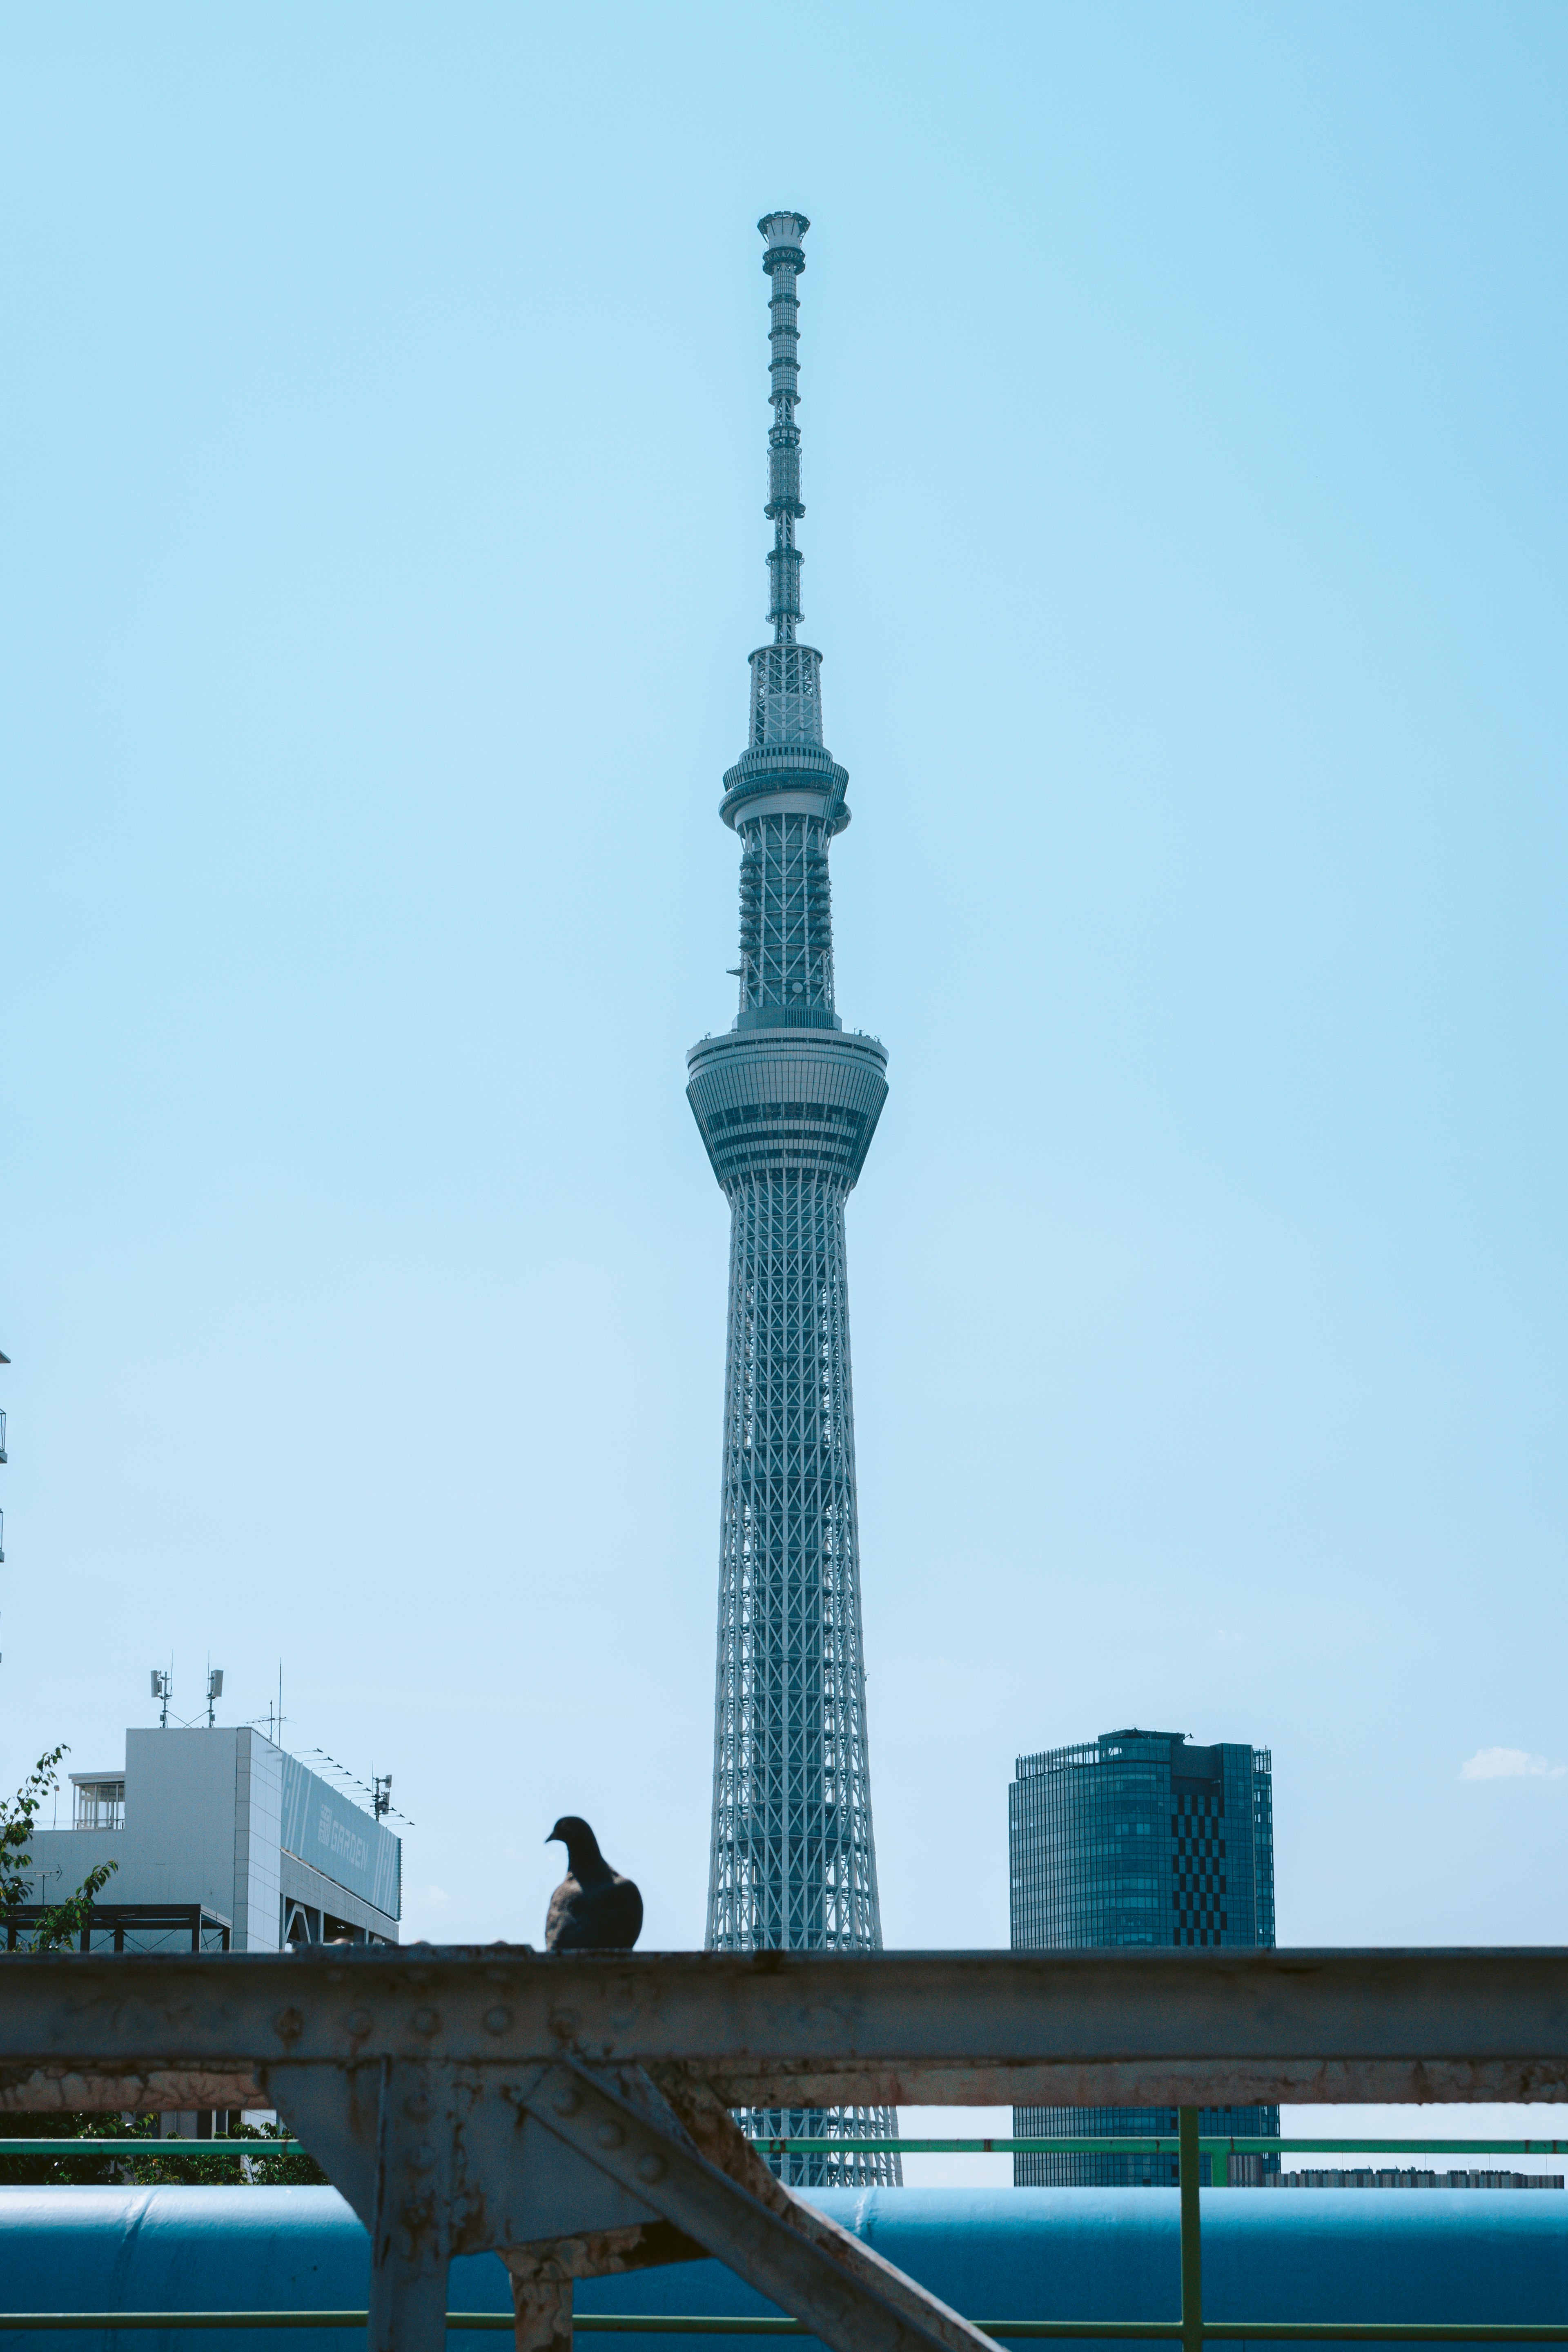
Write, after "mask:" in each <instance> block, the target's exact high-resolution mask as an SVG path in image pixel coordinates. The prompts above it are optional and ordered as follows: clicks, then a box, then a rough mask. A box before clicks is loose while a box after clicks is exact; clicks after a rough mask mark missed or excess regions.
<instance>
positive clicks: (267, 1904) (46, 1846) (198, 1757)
mask: <svg viewBox="0 0 1568 2352" xmlns="http://www.w3.org/2000/svg"><path fill="white" fill-rule="evenodd" d="M290 1772H291V1773H292V1775H293V1778H294V1780H295V1782H296V1783H297V1784H298V1785H297V1787H296V1790H295V1797H296V1803H295V1811H296V1812H297V1813H298V1814H299V1815H300V1822H302V1823H304V1824H305V1825H306V1826H307V1827H308V1828H309V1830H310V1832H311V1835H312V1839H313V1850H319V1851H320V1852H321V1855H322V1858H323V1859H326V1860H333V1861H335V1859H336V1856H337V1853H338V1851H339V1849H340V1848H341V1849H342V1850H343V1851H344V1853H346V1854H347V1857H348V1863H347V1864H346V1865H345V1867H349V1866H352V1869H353V1874H356V1875H359V1876H361V1877H364V1878H366V1880H367V1883H368V1884H373V1885H374V1887H375V1890H376V1892H377V1893H381V1892H382V1890H383V1886H384V1887H385V1890H386V1895H387V1907H386V1908H382V1907H380V1906H377V1905H376V1904H374V1903H373V1902H371V1901H368V1900H366V1899H365V1897H364V1895H361V1894H356V1893H355V1892H354V1891H353V1889H352V1888H351V1887H350V1886H349V1885H345V1884H343V1883H342V1881H341V1880H337V1879H334V1877H333V1876H332V1874H331V1870H330V1869H329V1870H322V1869H321V1868H319V1867H313V1866H310V1865H308V1864H305V1863H304V1862H303V1861H301V1860H300V1859H299V1858H298V1857H296V1856H295V1855H294V1854H293V1853H289V1851H287V1850H286V1849H285V1848H284V1846H283V1843H282V1840H283V1829H284V1812H285V1783H286V1780H287V1778H288V1775H289V1773H290ZM104 1777H105V1778H113V1777H117V1776H114V1775H110V1774H106V1775H105V1776H104ZM303 1842H305V1841H304V1840H303V1838H302V1839H301V1843H303ZM32 1853H33V1860H34V1873H33V1882H32V1888H31V1899H32V1900H33V1901H34V1902H37V1903H56V1902H60V1901H62V1900H63V1899H64V1898H65V1897H66V1896H68V1895H74V1894H75V1892H76V1890H77V1888H78V1887H79V1885H81V1883H82V1880H83V1879H84V1878H85V1877H86V1875H87V1874H88V1872H89V1870H91V1869H93V1868H94V1867H95V1866H96V1865H97V1864H100V1863H102V1862H113V1863H115V1864H117V1865H118V1866H117V1868H116V1871H115V1874H114V1876H113V1877H112V1878H111V1879H110V1882H109V1884H108V1885H107V1886H105V1888H104V1889H103V1891H102V1894H101V1895H100V1897H99V1900H100V1902H101V1903H105V1904H148V1905H153V1904H195V1903H200V1904H202V1905H203V1906H205V1908H206V1909H207V1910H209V1911H215V1912H216V1913H217V1914H218V1915H219V1916H220V1917H222V1918H225V1919H227V1920H228V1921H229V1922H230V1923H231V1928H232V1942H231V1948H232V1949H233V1950H235V1951H237V1952H244V1951H251V1952H275V1951H277V1950H278V1948H279V1946H280V1944H281V1942H282V1940H283V1933H284V1918H283V1911H284V1897H285V1895H289V1896H290V1897H291V1898H295V1899H297V1900H299V1901H301V1902H303V1903H304V1904H305V1905H307V1906H310V1908H312V1909H313V1910H314V1911H315V1913H316V1915H317V1916H316V1920H315V1922H314V1923H313V1924H312V1933H319V1932H320V1924H321V1916H322V1915H323V1914H324V1915H327V1916H331V1917H333V1918H336V1919H340V1920H342V1921H346V1922H347V1923H348V1924H349V1925H350V1926H352V1927H359V1928H363V1929H364V1930H365V1931H366V1932H367V1933H370V1934H372V1935H376V1936H381V1937H386V1938H388V1940H390V1941H393V1942H395V1941H396V1937H397V1922H396V1916H395V1908H394V1907H393V1906H397V1904H398V1893H397V1890H398V1886H399V1883H400V1878H401V1847H400V1845H399V1842H398V1840H397V1839H396V1838H395V1836H394V1835H393V1834H392V1832H390V1831H389V1830H387V1829H386V1828H385V1827H384V1825H383V1824H382V1823H381V1822H374V1821H372V1820H371V1818H370V1817H369V1815H368V1814H366V1813H363V1812H362V1811H359V1810H358V1809H357V1808H355V1807H353V1805H352V1804H351V1803H350V1801H348V1800H347V1799H346V1798H344V1797H343V1796H342V1794H341V1793H340V1792H339V1791H337V1790H333V1789H331V1788H329V1787H328V1786H327V1784H326V1783H325V1782H324V1781H321V1780H318V1779H317V1778H316V1776H315V1775H314V1774H313V1773H310V1772H309V1771H307V1770H306V1769H305V1768H304V1767H303V1766H301V1765H300V1764H299V1763H298V1762H297V1761H296V1760H295V1759H293V1758H291V1757H289V1758H286V1757H285V1755H284V1753H283V1751H282V1749H281V1748H277V1747H275V1746H274V1745H273V1743H272V1742H271V1740H269V1739H268V1738H265V1737H264V1736H263V1735H262V1734H261V1733H260V1732H259V1731H256V1730H253V1729H250V1728H248V1727H244V1728H238V1729H218V1728H215V1729H212V1730H208V1729H207V1728H206V1727H205V1726H204V1727H201V1728H199V1729H197V1730H194V1731H186V1730H178V1729H175V1730H167V1731H163V1730H153V1731H128V1732H127V1733H126V1735H125V1819H124V1823H123V1826H122V1827H121V1828H120V1829H115V1830H103V1829H95V1830H74V1829H63V1830H40V1831H39V1832H37V1834H36V1835H35V1837H34V1838H33V1841H32Z"/></svg>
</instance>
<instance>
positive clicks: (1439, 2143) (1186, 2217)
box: [0, 2107, 1568, 2352]
mask: <svg viewBox="0 0 1568 2352" xmlns="http://www.w3.org/2000/svg"><path fill="white" fill-rule="evenodd" d="M1178 2113H1179V2119H1180V2125H1179V2129H1178V2131H1177V2132H1176V2133H1175V2134H1174V2135H1173V2136H1163V2135H1162V2136H1156V2137H1145V2138H1137V2137H1132V2138H1125V2139H1110V2138H1089V2137H1065V2138H1064V2137H1058V2138H1053V2139H1040V2138H995V2137H980V2138H967V2139H965V2138H953V2139H918V2138H917V2139H903V2138H900V2139H886V2138H884V2139H859V2140H847V2139H828V2138H817V2137H793V2138H786V2139H759V2140H754V2141H753V2142H752V2146H753V2147H756V2148H757V2149H758V2150H759V2151H761V2152H763V2153H766V2154H768V2155H776V2156H783V2155H786V2154H794V2153H799V2154H817V2153H822V2154H831V2153H834V2152H837V2153H840V2154H846V2155H847V2154H860V2153H865V2154H870V2153H872V2152H876V2151H883V2152H889V2153H890V2152H892V2151H894V2150H897V2151H898V2152H899V2153H900V2154H901V2155H905V2156H916V2155H963V2156H980V2155H1029V2156H1041V2155H1046V2156H1077V2155H1095V2154H1098V2155H1105V2154H1113V2155H1127V2156H1168V2155H1172V2154H1174V2155H1175V2156H1176V2158H1177V2159H1178V2166H1179V2172H1180V2196H1181V2273H1180V2276H1181V2309H1180V2315H1179V2316H1177V2317H1176V2318H1173V2319H1168V2320H1162V2319H1132V2320H1121V2319H975V2320H971V2322H970V2325H971V2326H973V2327H976V2328H978V2329H979V2331H980V2333H981V2334H982V2335H983V2336H995V2337H1007V2338H1013V2337H1037V2338H1040V2339H1043V2340H1052V2339H1054V2340H1056V2341H1058V2342H1061V2341H1072V2340H1078V2341H1106V2342H1155V2343H1179V2344H1181V2345H1182V2346H1184V2347H1185V2352H1200V2347H1202V2345H1203V2344H1204V2343H1205V2341H1206V2342H1209V2343H1227V2342H1229V2343H1234V2342H1240V2341H1242V2340H1256V2341H1259V2342H1269V2343H1300V2344H1308V2343H1311V2344H1345V2343H1363V2344H1563V2343H1568V2321H1563V2323H1561V2324H1555V2323H1552V2322H1550V2321H1531V2320H1522V2321H1506V2320H1505V2321H1496V2322H1487V2321H1452V2320H1436V2321H1420V2320H1397V2321H1380V2320H1241V2319H1222V2320H1215V2319H1205V2317H1204V2311H1203V2240H1202V2227H1201V2214H1202V2208H1201V2204H1200V2194H1199V2192H1200V2188H1201V2187H1202V2186H1205V2185H1206V2186H1208V2187H1211V2188H1222V2187H1225V2186H1226V2185H1227V2184H1226V2179H1224V2177H1223V2175H1222V2176H1221V2177H1219V2178H1216V2177H1215V2171H1214V2167H1215V2164H1216V2163H1218V2164H1221V2165H1223V2164H1225V2163H1226V2159H1228V2158H1230V2157H1231V2156H1258V2155H1276V2154H1285V2153H1290V2154H1307V2153H1312V2154H1318V2155H1327V2154H1341V2155H1351V2154H1363V2155H1405V2156H1408V2155H1467V2156H1547V2155H1551V2156H1556V2155H1561V2154H1563V2153H1564V2152H1568V2140H1559V2139H1476V2138H1459V2137H1451V2136H1450V2137H1442V2138H1430V2137H1427V2138H1408V2137H1402V2138H1377V2139H1366V2138H1348V2137H1340V2138H1337V2139H1323V2138H1302V2137H1299V2136H1297V2135H1293V2134H1292V2135H1284V2136H1272V2137H1260V2136H1250V2135H1248V2136H1243V2135H1236V2136H1232V2137H1214V2136H1212V2135H1208V2134H1205V2133H1202V2132H1200V2130H1199V2128H1198V2121H1199V2110H1198V2109H1197V2108H1196V2107H1183V2108H1181V2109H1180V2110H1179V2111H1178ZM187 2149H188V2150H189V2151H191V2152H192V2153H193V2154H200V2155H202V2156H229V2157H235V2158H247V2157H257V2158H266V2157H271V2156H285V2155H302V2154H304V2153H306V2147H305V2143H304V2141H303V2140H298V2139H275V2140H261V2141H258V2140H241V2139H235V2140H228V2141H225V2140H223V2139H216V2140H213V2139H206V2140H199V2139H194V2138H192V2137H190V2136H189V2135H188V2134H187V2135H183V2136H178V2137H176V2136H174V2135H171V2136H170V2137H168V2138H165V2139H157V2140H153V2139H142V2138H138V2137H136V2136H135V2135H134V2134H132V2133H115V2134H113V2135H109V2134H105V2135H104V2137H102V2138H100V2139H64V2138H61V2139H6V2138H4V2137H0V2156H21V2155H39V2156H42V2155H51V2156H53V2155H60V2154H64V2153H77V2154H85V2153H88V2152H90V2153H92V2154H94V2155H100V2154H103V2153H106V2152H113V2151H116V2150H123V2151H126V2152H129V2151H132V2150H134V2151H136V2152H137V2153H139V2154H141V2155H143V2156H162V2155H164V2154H167V2153H168V2152H170V2151H171V2150H174V2151H180V2152H184V2150H187ZM1204 2158H1207V2159H1208V2160H1209V2168H1210V2178H1209V2180H1208V2182H1207V2183H1206V2184H1205V2183H1203V2181H1202V2179H1201V2174H1202V2168H1203V2160H1204ZM369 2316H370V2315H369V2312H368V2311H227V2312H220V2311H208V2312H168V2311H121V2312H114V2311H77V2312H19V2311H7V2312H0V2331H7V2330H9V2331H16V2330H21V2329H26V2328H29V2327H37V2328H42V2329H45V2330H47V2331H52V2332H57V2333H66V2332H69V2331H71V2330H73V2329H79V2330H84V2331H85V2330H87V2329H90V2328H98V2327H103V2328H112V2329H121V2328H130V2329H137V2328H149V2327H170V2328H192V2327H204V2328H219V2329H222V2328H253V2327H286V2328H324V2327H363V2326H367V2325H368V2322H369ZM446 2324H447V2328H448V2330H451V2331H454V2332H458V2333H464V2332H468V2333H471V2332H476V2331H479V2332H482V2331H484V2330H487V2329H490V2330H504V2331H508V2332H510V2331H511V2330H512V2328H513V2327H514V2326H515V2324H516V2323H515V2321H514V2318H513V2315H511V2313H510V2312H504V2311H448V2312H447V2315H446ZM572 2325H573V2327H574V2329H576V2330H580V2331H581V2332H582V2333H584V2334H585V2335H616V2336H802V2335H808V2334H809V2333H810V2332H811V2331H810V2330H809V2329H808V2328H806V2327H805V2326H803V2325H802V2323H801V2322H800V2321H799V2320H798V2319H783V2318H773V2317H771V2316H769V2317H754V2316H752V2315H742V2314H739V2313H734V2314H717V2315H716V2314H713V2313H709V2312H703V2313H686V2314H679V2313H677V2314H671V2313H668V2312H657V2313H656V2312H629V2311H615V2312H575V2313H574V2315H573V2319H572Z"/></svg>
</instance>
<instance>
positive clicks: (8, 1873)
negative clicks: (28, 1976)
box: [0, 1748, 68, 1911]
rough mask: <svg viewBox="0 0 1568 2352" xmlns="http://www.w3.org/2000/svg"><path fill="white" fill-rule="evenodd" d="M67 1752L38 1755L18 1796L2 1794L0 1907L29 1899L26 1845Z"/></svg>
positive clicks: (30, 1859) (7, 1908) (56, 1750)
mask: <svg viewBox="0 0 1568 2352" xmlns="http://www.w3.org/2000/svg"><path fill="white" fill-rule="evenodd" d="M67 1752H68V1751H67V1750H66V1749H65V1748H51V1749H50V1750H49V1752H48V1754H47V1756H40V1757H39V1759H38V1760H37V1763H36V1764H35V1765H34V1767H33V1769H32V1771H31V1772H30V1773H29V1774H28V1776H27V1778H26V1780H24V1781H23V1783H22V1785H21V1787H20V1788H19V1789H18V1790H17V1791H16V1795H15V1797H0V1911H14V1910H16V1906H17V1905H18V1904H21V1903H25V1902H26V1899H27V1892H28V1889H29V1887H30V1886H31V1885H32V1868H33V1857H32V1855H31V1853H29V1852H28V1851H27V1849H28V1847H29V1846H30V1845H31V1843H32V1840H33V1830H34V1827H35V1825H36V1823H37V1816H38V1811H39V1808H40V1807H41V1806H42V1804H43V1801H44V1799H45V1798H46V1797H47V1796H48V1795H49V1794H50V1792H51V1790H54V1789H55V1788H56V1787H57V1786H58V1781H59V1777H60V1775H59V1762H60V1758H61V1757H62V1756H64V1755H65V1754H66V1753H67Z"/></svg>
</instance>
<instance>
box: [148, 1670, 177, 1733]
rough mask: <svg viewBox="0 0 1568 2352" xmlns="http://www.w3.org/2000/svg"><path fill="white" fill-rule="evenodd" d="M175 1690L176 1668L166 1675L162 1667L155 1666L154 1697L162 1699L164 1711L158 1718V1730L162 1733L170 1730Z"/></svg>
mask: <svg viewBox="0 0 1568 2352" xmlns="http://www.w3.org/2000/svg"><path fill="white" fill-rule="evenodd" d="M173 1693H174V1667H173V1666H171V1667H170V1668H169V1671H168V1673H167V1674H165V1673H164V1672H163V1668H162V1667H161V1666H154V1667H153V1697H154V1698H156V1699H162V1701H163V1713H162V1715H160V1717H158V1728H159V1730H160V1731H167V1729H168V1728H169V1700H170V1698H171V1696H173Z"/></svg>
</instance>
